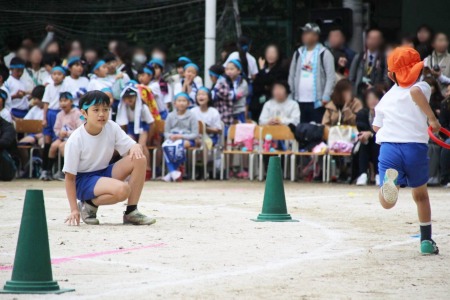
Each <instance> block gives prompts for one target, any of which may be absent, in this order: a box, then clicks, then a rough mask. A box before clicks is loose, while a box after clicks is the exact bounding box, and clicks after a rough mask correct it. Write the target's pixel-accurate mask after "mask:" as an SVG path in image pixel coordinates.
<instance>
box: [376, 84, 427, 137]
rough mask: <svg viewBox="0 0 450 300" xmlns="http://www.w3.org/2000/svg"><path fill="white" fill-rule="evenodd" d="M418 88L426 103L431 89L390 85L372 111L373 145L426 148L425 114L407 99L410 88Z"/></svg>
mask: <svg viewBox="0 0 450 300" xmlns="http://www.w3.org/2000/svg"><path fill="white" fill-rule="evenodd" d="M412 87H418V88H420V89H421V90H422V92H423V93H424V95H425V97H426V98H427V100H428V101H430V96H431V87H430V85H429V84H428V83H426V82H425V81H421V82H417V83H416V84H414V85H413V86H411V87H409V88H402V87H400V86H398V85H394V86H393V87H392V88H391V89H390V90H389V91H388V92H387V93H386V94H385V95H384V96H383V98H381V101H380V103H378V105H377V106H376V107H375V119H374V120H373V125H374V126H377V127H380V130H378V132H377V134H376V142H377V143H378V144H381V143H422V144H428V140H429V139H430V138H429V136H428V130H427V129H428V123H427V120H428V119H427V116H426V115H425V113H424V112H423V111H422V110H421V109H420V108H419V106H417V105H416V103H415V102H414V100H413V99H412V97H411V94H410V92H411V88H412Z"/></svg>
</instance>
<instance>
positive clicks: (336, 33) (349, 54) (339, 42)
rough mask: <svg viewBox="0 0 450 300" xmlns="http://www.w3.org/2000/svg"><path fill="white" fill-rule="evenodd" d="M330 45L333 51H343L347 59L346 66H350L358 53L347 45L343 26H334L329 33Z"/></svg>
mask: <svg viewBox="0 0 450 300" xmlns="http://www.w3.org/2000/svg"><path fill="white" fill-rule="evenodd" d="M327 42H328V47H329V48H330V50H331V52H332V53H334V52H335V51H337V52H343V53H344V54H345V58H346V59H347V64H346V67H347V68H350V66H351V64H352V61H353V58H354V57H355V55H356V53H355V51H353V50H352V49H350V48H349V47H347V45H346V37H345V33H344V30H343V29H342V27H337V26H336V27H332V28H331V29H330V32H329V33H328V41H327Z"/></svg>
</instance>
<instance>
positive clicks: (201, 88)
mask: <svg viewBox="0 0 450 300" xmlns="http://www.w3.org/2000/svg"><path fill="white" fill-rule="evenodd" d="M200 91H204V92H207V93H208V94H209V89H208V88H207V87H205V86H202V87H200V88H199V89H198V90H197V93H198V92H200Z"/></svg>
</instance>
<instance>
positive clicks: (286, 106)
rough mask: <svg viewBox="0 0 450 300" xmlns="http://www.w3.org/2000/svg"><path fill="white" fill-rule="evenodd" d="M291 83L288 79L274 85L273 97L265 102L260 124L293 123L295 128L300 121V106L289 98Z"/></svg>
mask: <svg viewBox="0 0 450 300" xmlns="http://www.w3.org/2000/svg"><path fill="white" fill-rule="evenodd" d="M289 94H290V91H289V85H288V84H287V82H286V81H276V82H275V83H274V84H273V87H272V99H271V100H269V101H267V102H266V103H265V104H264V107H263V110H262V112H261V116H260V117H259V124H260V125H279V124H283V125H288V126H289V125H291V126H293V128H295V126H297V124H298V123H300V108H299V106H298V103H297V102H296V101H294V100H292V99H291V98H289Z"/></svg>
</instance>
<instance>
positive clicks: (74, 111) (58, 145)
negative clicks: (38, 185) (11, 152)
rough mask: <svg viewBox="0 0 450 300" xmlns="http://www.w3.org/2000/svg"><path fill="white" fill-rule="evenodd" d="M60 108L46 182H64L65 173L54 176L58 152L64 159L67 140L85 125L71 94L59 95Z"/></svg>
mask: <svg viewBox="0 0 450 300" xmlns="http://www.w3.org/2000/svg"><path fill="white" fill-rule="evenodd" d="M59 106H60V108H61V111H60V112H59V113H58V114H57V115H56V121H55V126H54V127H53V130H54V132H55V135H56V139H55V140H54V141H53V143H52V145H51V146H50V150H49V152H48V163H47V170H46V171H47V177H46V178H44V180H45V181H50V180H53V179H56V180H64V173H62V172H61V171H60V170H58V172H57V173H56V174H55V175H54V176H52V168H53V165H54V163H55V162H56V158H57V156H58V151H59V153H60V154H61V157H64V146H65V144H66V141H67V139H68V138H69V137H70V135H71V134H72V132H73V131H74V130H75V129H77V128H78V127H80V126H81V125H82V124H83V122H82V121H81V119H80V117H81V112H80V110H79V109H78V108H77V107H73V97H72V94H71V93H70V92H63V93H61V94H60V95H59Z"/></svg>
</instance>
